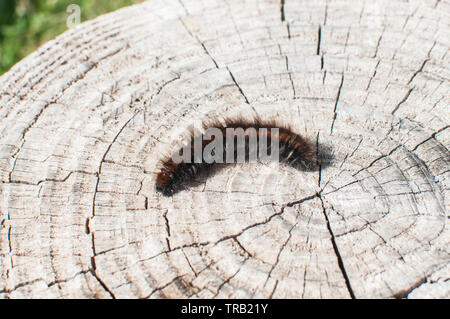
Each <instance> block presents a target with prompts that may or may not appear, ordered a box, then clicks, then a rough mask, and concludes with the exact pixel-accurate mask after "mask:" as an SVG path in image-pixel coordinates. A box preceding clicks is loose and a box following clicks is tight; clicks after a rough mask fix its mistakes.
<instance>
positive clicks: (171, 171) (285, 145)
mask: <svg viewBox="0 0 450 319" xmlns="http://www.w3.org/2000/svg"><path fill="white" fill-rule="evenodd" d="M203 128H204V130H205V131H207V130H209V129H211V128H213V129H216V132H220V133H221V134H222V136H223V137H227V129H236V130H235V131H234V132H233V135H232V136H231V138H232V140H231V144H229V145H227V144H225V143H223V144H222V147H223V150H222V156H220V154H218V155H219V159H222V161H221V163H224V162H226V160H225V159H229V158H232V159H233V160H234V161H236V160H237V159H238V154H237V149H238V147H236V146H237V143H238V141H242V140H244V141H245V150H244V151H245V160H246V161H247V160H248V159H249V157H250V153H251V149H250V147H249V141H252V140H253V141H255V140H256V141H257V142H258V146H259V145H260V144H259V142H264V141H262V139H265V140H266V141H265V142H266V143H265V147H266V148H268V149H267V150H266V152H267V153H271V154H272V149H271V145H273V144H271V143H270V142H271V141H272V138H273V139H274V140H275V141H276V142H277V143H278V145H279V148H278V157H279V158H277V160H279V161H280V162H284V163H286V164H289V165H291V166H294V167H300V168H306V169H307V168H311V167H313V166H315V165H316V163H317V159H316V152H315V147H313V146H312V145H311V144H310V143H309V142H308V141H306V139H304V138H303V137H302V136H300V135H298V134H297V133H294V132H292V130H291V129H290V128H289V127H286V126H280V125H278V124H277V123H275V122H274V121H262V120H261V119H259V118H258V117H257V118H255V119H253V120H246V119H238V120H225V121H224V123H221V122H219V121H216V122H213V123H209V124H205V125H204V126H203ZM264 129H265V130H264ZM271 129H278V134H276V133H273V131H276V130H271ZM228 132H230V130H228ZM196 138H197V141H198V139H199V138H201V142H197V147H201V153H202V154H203V151H204V150H205V148H206V147H208V145H209V144H210V143H212V142H214V141H215V138H216V136H215V135H207V134H205V133H194V131H191V134H190V136H189V139H188V143H187V145H186V146H185V149H184V150H185V151H186V150H187V151H190V156H189V152H188V153H187V154H188V156H187V157H185V158H184V160H181V161H179V160H178V161H174V156H175V155H177V154H178V155H181V154H182V153H183V152H182V150H183V149H179V150H177V151H176V153H173V154H172V155H170V156H167V157H166V158H164V159H162V160H161V162H160V166H161V168H160V171H159V172H158V173H157V177H156V190H157V191H159V192H161V193H162V194H163V195H165V196H171V195H172V194H173V193H174V192H175V191H177V190H178V189H180V188H182V184H183V183H184V182H185V181H187V180H191V179H192V178H193V177H195V176H196V175H197V174H198V173H199V171H201V170H204V169H208V168H209V167H210V166H211V165H213V164H214V163H216V162H210V161H209V162H208V161H207V160H206V159H205V158H204V157H203V156H201V157H198V156H196V155H198V153H197V154H196V153H195V143H194V140H195V139H196ZM224 140H225V138H224ZM250 144H251V143H250ZM253 151H256V150H255V149H253ZM212 154H213V155H214V152H212ZM216 155H217V154H216ZM227 156H228V157H227ZM186 159H187V160H186Z"/></svg>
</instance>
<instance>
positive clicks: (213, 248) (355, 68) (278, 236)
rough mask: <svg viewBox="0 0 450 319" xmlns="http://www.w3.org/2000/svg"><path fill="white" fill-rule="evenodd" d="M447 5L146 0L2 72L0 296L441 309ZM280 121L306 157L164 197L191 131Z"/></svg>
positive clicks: (249, 168) (447, 290) (207, 179)
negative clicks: (158, 183)
mask: <svg viewBox="0 0 450 319" xmlns="http://www.w3.org/2000/svg"><path fill="white" fill-rule="evenodd" d="M449 15H450V4H449V2H448V1H431V0H430V1H423V0H420V1H409V2H404V1H394V0H388V1H383V0H380V1H360V2H356V1H323V0H322V1H319V0H318V1H292V0H286V1H285V2H284V4H283V5H281V1H269V0H265V1H260V0H245V1H238V0H227V1H219V0H208V1H198V0H179V1H176V0H164V1H163V0H151V1H148V2H146V3H143V4H140V5H136V6H132V7H129V8H124V9H121V10H118V11H116V12H113V13H111V14H108V15H104V16H101V17H99V18H97V19H95V20H92V21H88V22H86V23H83V24H81V25H79V26H77V27H75V28H73V29H71V30H69V31H67V32H66V33H64V34H63V35H61V36H60V37H58V38H57V39H55V40H53V41H50V42H48V43H47V44H45V45H44V46H43V47H41V48H39V49H38V50H37V51H36V52H34V53H33V54H31V55H30V56H29V57H27V58H26V59H24V60H22V61H21V62H19V63H18V64H17V65H16V66H14V67H13V68H12V69H11V71H9V72H8V73H6V74H5V75H3V76H2V77H1V78H0V132H1V134H0V173H1V176H0V177H1V184H0V191H1V197H0V199H1V200H0V265H1V266H0V267H1V268H0V269H1V273H0V274H1V275H0V297H2V298H23V297H25V298H47V297H51V298H69V297H70V298H148V297H150V298H175V297H181V298H185V297H192V298H210V297H213V298H214V297H217V298H238V297H242V298H286V297H288V298H329V297H331V298H352V297H354V298H413V297H414V298H449V297H450V282H449V277H450V276H449V273H450V266H449V262H450V255H449V243H450V232H449V230H448V227H446V225H447V223H448V218H449V217H448V209H449V200H448V198H449V196H450V194H449V183H450V178H449V174H450V173H449V167H450V156H449V151H448V147H449V144H450V138H449V134H450V131H449V129H448V128H449V123H450V120H449V95H448V92H449V83H450V82H449V74H450V73H449V65H450V55H449V43H450V41H449V40H450V30H449V25H448V22H449ZM254 113H257V114H259V115H260V116H261V117H262V118H265V119H269V120H270V119H274V118H276V119H277V120H280V121H284V122H286V124H289V125H290V126H292V127H294V128H295V129H296V130H297V132H298V133H300V134H302V135H304V136H306V137H307V138H308V139H310V140H312V141H313V142H314V144H315V145H316V147H317V153H318V154H319V156H321V157H322V158H323V159H324V162H323V164H322V165H321V167H320V169H319V170H316V171H305V172H301V171H298V170H294V169H292V168H289V167H284V166H276V165H272V164H267V165H262V164H242V165H241V164H239V165H228V166H226V167H225V168H224V169H221V170H220V171H218V172H217V173H216V174H214V176H201V177H199V178H198V180H196V181H195V185H193V186H192V187H191V188H189V189H186V190H184V191H182V192H179V193H177V194H175V195H174V196H173V197H168V198H166V197H163V196H161V195H160V194H158V193H156V192H155V172H156V171H157V167H156V164H157V162H158V160H159V159H160V158H161V156H163V155H164V154H167V153H169V152H170V151H171V150H173V147H174V143H176V141H177V139H178V137H179V136H182V135H183V134H184V133H185V132H186V130H187V128H188V127H189V126H190V125H192V124H193V123H195V122H198V121H203V120H207V119H211V118H213V117H215V116H218V115H226V116H231V115H232V114H239V115H241V116H242V115H245V114H248V116H251V115H252V114H254Z"/></svg>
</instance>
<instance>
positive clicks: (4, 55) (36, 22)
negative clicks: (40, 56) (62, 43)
mask: <svg viewBox="0 0 450 319" xmlns="http://www.w3.org/2000/svg"><path fill="white" fill-rule="evenodd" d="M142 1H143V0H0V75H1V74H3V73H4V72H6V71H8V70H9V69H10V68H11V66H13V65H14V64H15V63H17V62H18V61H20V60H21V59H23V58H24V57H25V56H27V55H28V54H30V53H31V52H33V51H34V50H36V48H37V47H39V46H40V45H41V44H43V43H45V42H46V41H48V40H51V39H54V38H55V37H56V36H57V35H59V34H61V33H62V32H64V31H66V30H67V29H68V27H67V25H66V20H67V17H68V16H69V15H70V13H67V12H66V9H67V6H68V5H70V4H77V5H79V6H80V8H81V22H83V21H86V20H90V19H93V18H95V17H97V16H98V15H100V14H103V13H106V12H111V11H114V10H116V9H118V8H121V7H124V6H129V5H132V4H134V3H138V2H142Z"/></svg>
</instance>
